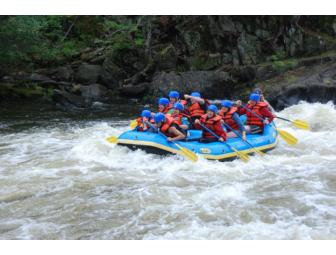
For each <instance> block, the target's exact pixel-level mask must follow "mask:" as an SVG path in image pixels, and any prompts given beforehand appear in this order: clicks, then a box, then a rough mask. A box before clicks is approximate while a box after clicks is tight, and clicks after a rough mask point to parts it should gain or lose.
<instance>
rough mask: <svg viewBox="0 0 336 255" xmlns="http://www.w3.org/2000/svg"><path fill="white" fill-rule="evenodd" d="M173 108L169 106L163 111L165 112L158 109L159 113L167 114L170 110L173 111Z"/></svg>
mask: <svg viewBox="0 0 336 255" xmlns="http://www.w3.org/2000/svg"><path fill="white" fill-rule="evenodd" d="M172 108H173V107H172V106H170V105H167V106H166V107H165V108H164V109H163V111H160V110H159V109H158V112H162V113H163V114H167V113H168V112H169V111H170V110H172Z"/></svg>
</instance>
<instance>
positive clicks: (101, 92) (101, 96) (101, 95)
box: [80, 84, 108, 102]
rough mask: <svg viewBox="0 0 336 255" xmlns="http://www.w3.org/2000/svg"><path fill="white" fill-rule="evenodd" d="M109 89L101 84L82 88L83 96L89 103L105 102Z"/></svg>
mask: <svg viewBox="0 0 336 255" xmlns="http://www.w3.org/2000/svg"><path fill="white" fill-rule="evenodd" d="M107 91H108V90H107V88H105V87H104V86H103V85H101V84H91V85H88V86H81V87H80V92H81V96H82V97H83V98H84V99H85V100H86V101H87V102H89V101H94V100H96V101H104V100H105V99H106V95H107Z"/></svg>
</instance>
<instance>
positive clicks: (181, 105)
mask: <svg viewBox="0 0 336 255" xmlns="http://www.w3.org/2000/svg"><path fill="white" fill-rule="evenodd" d="M174 108H175V109H177V110H180V111H183V110H184V106H183V104H181V103H175V104H174Z"/></svg>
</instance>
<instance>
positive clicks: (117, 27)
mask: <svg viewBox="0 0 336 255" xmlns="http://www.w3.org/2000/svg"><path fill="white" fill-rule="evenodd" d="M103 28H104V31H105V33H107V34H108V36H107V39H108V44H109V45H110V46H111V49H112V50H117V51H118V50H124V49H130V48H132V47H134V46H135V47H143V46H144V45H145V38H144V36H143V34H142V31H141V29H140V28H139V27H138V25H137V24H136V23H135V22H133V21H132V20H131V19H129V20H122V21H121V20H118V18H114V19H112V20H111V19H107V20H105V22H104V24H103Z"/></svg>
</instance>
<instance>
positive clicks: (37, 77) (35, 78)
mask: <svg viewBox="0 0 336 255" xmlns="http://www.w3.org/2000/svg"><path fill="white" fill-rule="evenodd" d="M29 80H30V81H33V82H43V81H44V82H45V81H51V80H52V79H51V78H49V77H48V76H46V75H43V74H38V73H33V74H31V75H30V77H29Z"/></svg>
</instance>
